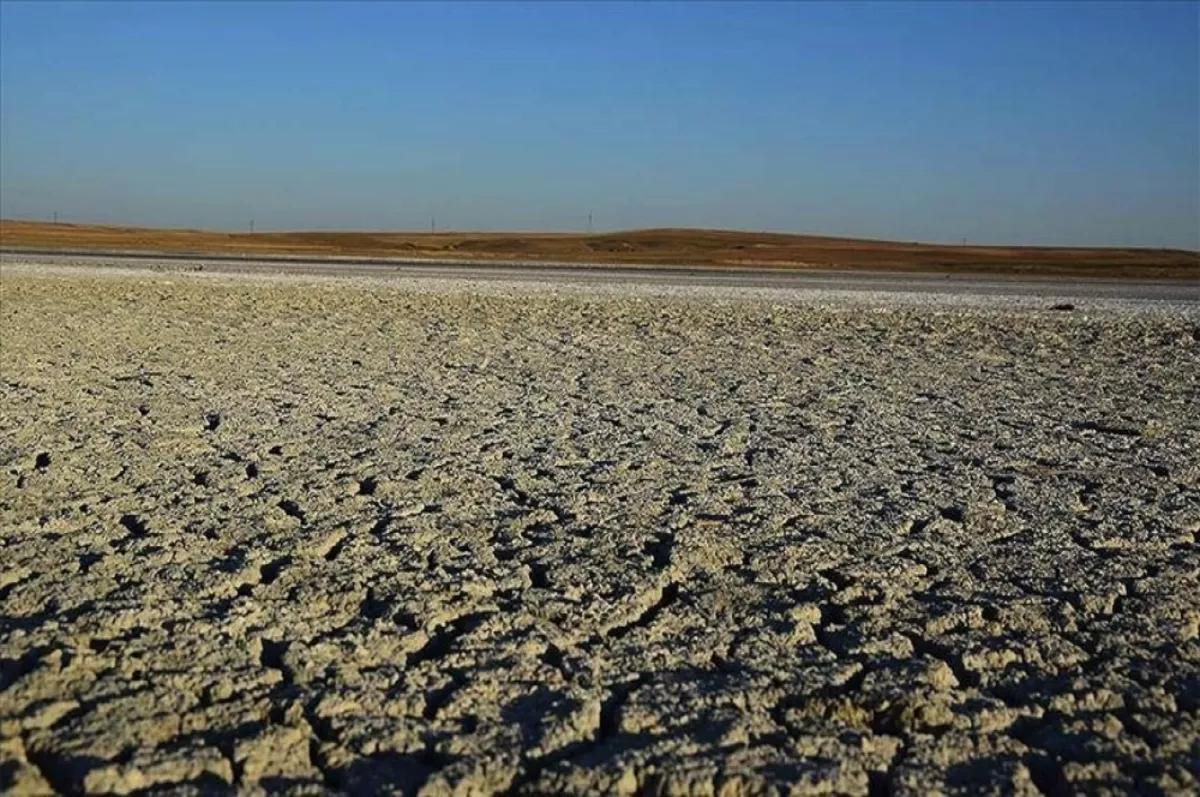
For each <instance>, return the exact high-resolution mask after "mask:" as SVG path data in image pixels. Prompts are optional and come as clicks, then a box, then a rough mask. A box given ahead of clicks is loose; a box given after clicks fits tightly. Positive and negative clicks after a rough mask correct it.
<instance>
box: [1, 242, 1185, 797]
mask: <svg viewBox="0 0 1200 797" xmlns="http://www.w3.org/2000/svg"><path fill="white" fill-rule="evenodd" d="M1055 307H1058V308H1061V309H1054V308H1055ZM1067 307H1070V308H1071V309H1069V310H1068V309H1066V308H1067ZM0 346H2V348H0V557H2V560H3V567H2V569H0V790H3V791H6V792H9V793H16V794H45V793H51V792H61V793H80V792H87V793H131V792H142V793H162V794H181V793H194V794H209V793H213V794H221V793H228V792H238V793H247V794H252V793H261V792H269V793H294V794H318V793H327V792H335V793H352V794H376V793H378V794H388V793H398V794H417V793H420V794H430V795H436V794H491V793H516V794H541V793H555V794H557V793H564V794H592V793H637V792H640V793H656V794H721V795H738V794H771V793H791V794H846V795H854V794H858V795H924V794H933V793H945V794H964V795H967V794H970V795H975V794H1039V793H1040V794H1069V793H1088V794H1127V793H1131V792H1132V793H1147V794H1163V793H1165V794H1185V793H1195V792H1196V791H1197V789H1200V597H1198V596H1200V548H1198V547H1197V534H1198V532H1200V457H1198V456H1197V452H1200V411H1198V408H1200V304H1198V303H1197V302H1196V300H1195V299H1194V298H1190V299H1187V300H1181V301H1174V302H1173V301H1169V300H1155V301H1123V300H1120V299H1110V298H1083V299H1079V298H1074V297H1071V296H1066V297H1048V296H1028V295H1027V296H1023V297H1005V296H954V295H948V294H943V295H935V294H932V293H929V294H901V293H889V294H882V293H875V292H871V291H859V292H857V293H853V292H841V291H831V290H821V289H811V290H799V289H795V290H793V289H771V288H750V289H747V288H728V287H721V288H713V287H695V286H690V287H678V286H669V285H642V286H623V285H613V284H601V283H598V284H595V285H589V284H572V285H561V284H547V283H538V282H536V281H510V282H505V281H488V282H480V281H472V280H466V279H457V280H456V279H444V278H437V279H432V278H431V279H420V278H413V277H405V276H402V275H401V276H391V277H386V276H380V277H364V276H345V277H327V276H317V275H294V274H293V275H287V274H277V275H268V274H261V273H258V274H231V273H211V272H208V271H202V272H197V271H191V270H189V269H188V268H186V265H185V264H180V263H178V262H176V263H173V264H166V265H165V266H163V267H162V268H161V269H160V270H158V271H149V270H145V269H140V270H139V269H129V268H116V267H113V268H108V269H97V268H82V267H71V266H64V265H61V264H46V263H40V262H38V260H37V258H24V259H21V258H13V257H7V258H6V259H4V260H3V261H2V263H0Z"/></svg>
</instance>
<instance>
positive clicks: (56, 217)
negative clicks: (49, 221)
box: [54, 210, 58, 224]
mask: <svg viewBox="0 0 1200 797" xmlns="http://www.w3.org/2000/svg"><path fill="white" fill-rule="evenodd" d="M54 223H55V224H58V211H57V210H56V211H54Z"/></svg>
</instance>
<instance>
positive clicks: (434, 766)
mask: <svg viewBox="0 0 1200 797" xmlns="http://www.w3.org/2000/svg"><path fill="white" fill-rule="evenodd" d="M446 763H447V762H446V761H444V760H441V758H440V757H439V756H437V755H434V754H432V753H428V752H422V753H407V754H405V753H376V754H375V755H372V756H369V757H367V758H361V759H358V760H356V761H354V762H352V763H350V764H348V765H347V766H345V767H343V768H341V769H338V770H334V771H333V772H331V773H330V781H331V784H332V785H334V786H335V787H336V788H337V789H339V790H341V791H344V792H346V793H348V794H400V795H414V794H416V793H417V792H418V791H420V789H421V787H422V786H424V785H425V782H426V781H428V780H429V778H430V776H431V775H433V774H434V773H435V772H437V771H438V770H440V769H442V768H443V767H444V766H445V765H446Z"/></svg>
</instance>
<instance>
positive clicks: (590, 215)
mask: <svg viewBox="0 0 1200 797" xmlns="http://www.w3.org/2000/svg"><path fill="white" fill-rule="evenodd" d="M591 234H592V213H591V211H588V235H591Z"/></svg>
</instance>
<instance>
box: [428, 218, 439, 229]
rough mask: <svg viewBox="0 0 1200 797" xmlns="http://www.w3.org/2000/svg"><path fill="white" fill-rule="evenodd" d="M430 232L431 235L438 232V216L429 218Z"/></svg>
mask: <svg viewBox="0 0 1200 797" xmlns="http://www.w3.org/2000/svg"><path fill="white" fill-rule="evenodd" d="M429 231H430V232H431V233H436V232H437V216H430V217H429Z"/></svg>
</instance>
